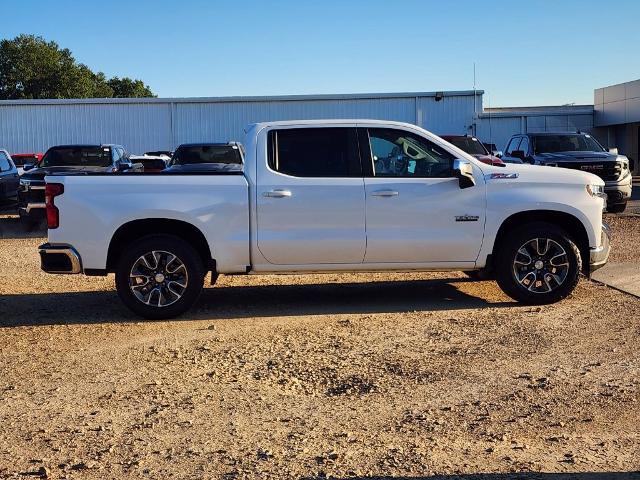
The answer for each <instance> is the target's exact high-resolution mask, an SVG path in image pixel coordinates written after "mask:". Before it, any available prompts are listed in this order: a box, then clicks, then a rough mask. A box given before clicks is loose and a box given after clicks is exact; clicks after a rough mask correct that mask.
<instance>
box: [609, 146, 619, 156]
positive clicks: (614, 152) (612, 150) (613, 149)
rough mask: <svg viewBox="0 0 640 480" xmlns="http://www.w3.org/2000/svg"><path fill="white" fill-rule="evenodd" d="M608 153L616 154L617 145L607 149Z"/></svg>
mask: <svg viewBox="0 0 640 480" xmlns="http://www.w3.org/2000/svg"><path fill="white" fill-rule="evenodd" d="M609 153H611V154H613V155H618V147H613V148H610V149H609Z"/></svg>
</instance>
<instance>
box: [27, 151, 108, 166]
mask: <svg viewBox="0 0 640 480" xmlns="http://www.w3.org/2000/svg"><path fill="white" fill-rule="evenodd" d="M109 165H111V151H110V150H109V148H106V147H76V148H55V149H52V150H49V151H48V152H47V153H46V154H45V155H44V157H42V161H41V162H40V165H38V166H39V167H108V166H109Z"/></svg>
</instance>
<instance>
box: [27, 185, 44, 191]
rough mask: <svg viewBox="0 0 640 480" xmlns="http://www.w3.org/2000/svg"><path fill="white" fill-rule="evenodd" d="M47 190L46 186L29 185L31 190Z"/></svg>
mask: <svg viewBox="0 0 640 480" xmlns="http://www.w3.org/2000/svg"><path fill="white" fill-rule="evenodd" d="M46 188H47V186H46V185H35V186H33V185H29V189H30V190H44V189H46Z"/></svg>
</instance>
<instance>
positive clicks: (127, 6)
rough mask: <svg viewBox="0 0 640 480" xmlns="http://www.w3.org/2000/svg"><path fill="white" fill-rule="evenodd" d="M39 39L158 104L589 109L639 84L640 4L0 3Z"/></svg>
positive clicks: (6, 25) (8, 17)
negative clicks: (140, 84) (379, 99)
mask: <svg viewBox="0 0 640 480" xmlns="http://www.w3.org/2000/svg"><path fill="white" fill-rule="evenodd" d="M0 2H1V3H0V18H2V19H3V29H2V33H0V36H2V37H4V38H12V37H14V36H15V35H17V34H19V33H32V34H37V35H42V36H43V37H45V38H46V39H48V40H55V41H56V42H58V43H59V44H60V45H61V46H63V47H66V48H69V49H70V50H71V51H72V52H73V53H74V55H75V57H76V59H77V60H79V61H81V62H83V63H86V64H87V65H89V66H90V67H91V68H92V69H94V70H100V71H103V72H105V73H106V74H107V75H108V76H114V75H118V76H130V77H136V78H140V79H142V80H144V81H145V82H146V83H148V84H149V85H150V86H151V87H152V89H153V91H154V92H155V93H156V94H158V95H159V96H161V97H192V96H226V95H280V94H284V95H286V94H311V93H352V92H400V91H402V92H405V91H434V90H463V89H471V88H472V87H473V63H474V62H476V72H477V77H476V78H477V87H478V88H479V89H484V90H485V91H486V95H485V106H487V104H490V106H517V105H556V104H565V103H572V102H575V103H592V102H593V90H594V88H598V87H602V86H606V85H610V84H614V83H620V82H625V81H629V80H634V79H638V78H640V54H638V50H637V49H638V45H640V28H639V24H638V19H640V2H638V1H637V0H628V1H617V0H609V1H607V2H603V1H602V0H599V1H598V0H584V1H573V0H554V1H546V0H544V1H543V0H540V1H535V0H529V1H516V0H514V1H506V0H505V1H497V0H496V1H484V2H482V1H474V2H472V1H466V0H454V1H446V0H440V1H431V0H423V1H419V0H416V1H403V0H386V1H378V0H368V1H365V0H361V1H348V0H343V1H339V0H322V1H304V0H298V1H284V0H282V1H278V0H273V1H267V0H263V1H260V2H258V1H255V2H254V1H248V0H247V1H242V2H240V1H205V0H194V1H191V0H183V1H180V2H178V1H165V0H153V1H152V0H128V1H123V0H108V1H94V0H84V1H82V2H81V1H72V0H56V1H45V0H22V1H20V2H15V1H9V0H0Z"/></svg>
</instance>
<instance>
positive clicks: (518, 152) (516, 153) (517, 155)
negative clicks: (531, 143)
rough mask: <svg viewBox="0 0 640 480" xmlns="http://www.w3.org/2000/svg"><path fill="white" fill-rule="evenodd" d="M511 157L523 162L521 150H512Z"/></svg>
mask: <svg viewBox="0 0 640 480" xmlns="http://www.w3.org/2000/svg"><path fill="white" fill-rule="evenodd" d="M511 156H512V157H514V158H519V159H520V160H522V161H523V162H524V157H525V155H524V151H523V150H514V151H513V152H511Z"/></svg>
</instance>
